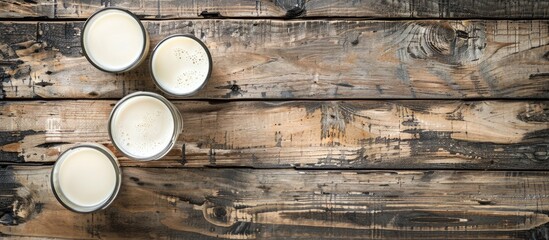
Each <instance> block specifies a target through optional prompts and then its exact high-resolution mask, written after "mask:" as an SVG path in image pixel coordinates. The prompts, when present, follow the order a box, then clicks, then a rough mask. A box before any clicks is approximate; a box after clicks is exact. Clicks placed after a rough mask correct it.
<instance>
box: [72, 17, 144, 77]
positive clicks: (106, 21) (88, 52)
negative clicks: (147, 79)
mask: <svg viewBox="0 0 549 240" xmlns="http://www.w3.org/2000/svg"><path fill="white" fill-rule="evenodd" d="M80 40H81V45H82V50H83V52H84V56H86V58H87V59H88V61H89V62H90V63H91V64H92V65H93V66H95V67H96V68H98V69H99V70H102V71H105V72H111V73H119V72H125V71H129V70H131V69H133V68H135V67H136V66H138V65H139V64H140V63H141V62H142V61H143V60H144V59H145V57H146V56H147V53H148V51H149V35H148V33H147V31H146V30H145V28H144V27H143V24H141V21H139V19H138V18H137V17H136V16H135V15H134V14H133V13H131V12H130V11H128V10H125V9H121V8H114V7H109V8H104V9H101V10H99V11H97V12H96V13H94V14H93V15H92V16H91V17H90V18H88V20H87V21H86V23H85V24H84V30H83V31H82V34H81V38H80Z"/></svg>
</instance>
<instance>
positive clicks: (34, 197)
mask: <svg viewBox="0 0 549 240" xmlns="http://www.w3.org/2000/svg"><path fill="white" fill-rule="evenodd" d="M50 171H51V168H50V167H14V168H7V169H0V179H2V181H0V191H1V192H2V195H0V200H1V203H2V205H0V233H1V234H2V235H3V236H4V237H6V236H8V237H9V236H33V237H64V238H72V239H74V238H94V239H99V238H101V239H104V238H138V239H145V238H147V239H148V238H170V239H211V238H214V237H221V238H230V239H265V238H268V239H273V238H274V239H286V238H298V239H355V238H358V239H363V238H368V239H374V238H375V239H400V238H402V239H409V238H417V239H544V238H547V237H548V235H547V231H548V225H549V224H548V222H549V216H548V215H547V213H548V212H549V205H548V204H547V203H548V202H549V197H548V196H549V194H548V192H547V189H548V188H547V186H548V185H549V173H548V172H516V171H499V172H490V171H303V172H300V171H295V170H291V169H290V170H249V169H176V168H170V169H165V168H133V167H129V168H123V182H122V188H121V192H120V194H119V196H118V198H117V199H116V200H115V201H114V203H113V204H112V205H111V206H110V207H109V208H108V209H106V210H104V211H101V212H98V213H94V214H77V213H73V212H71V211H69V210H66V209H64V208H63V207H62V206H61V205H60V204H59V203H57V201H56V199H55V198H54V196H53V194H52V193H51V190H50V186H49V181H48V178H49V174H50Z"/></svg>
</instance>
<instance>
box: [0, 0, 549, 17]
mask: <svg viewBox="0 0 549 240" xmlns="http://www.w3.org/2000/svg"><path fill="white" fill-rule="evenodd" d="M105 6H116V7H122V8H127V9H129V10H131V11H132V12H134V13H135V14H137V15H139V16H140V17H141V18H147V19H170V18H197V17H202V16H203V15H201V13H202V12H204V11H207V12H208V13H209V15H208V14H206V16H219V17H229V18H231V17H233V18H238V17H276V18H301V17H375V18H524V19H530V18H547V17H548V16H549V11H548V10H547V9H549V1H546V0H515V1H504V0H503V1H502V0H483V1H475V0H454V1H439V0H399V1H384V0H362V1H341V0H340V1H336V0H307V1H304V0H271V1H266V0H257V1H256V0H238V1H236V0H233V1H222V0H201V1H190V0H163V1H157V0H141V1H135V0H107V1H91V0H56V1H51V0H26V1H20V0H0V17H1V18H22V17H46V18H87V17H89V16H90V15H91V14H92V13H93V12H95V11H97V10H98V9H101V8H103V7H105Z"/></svg>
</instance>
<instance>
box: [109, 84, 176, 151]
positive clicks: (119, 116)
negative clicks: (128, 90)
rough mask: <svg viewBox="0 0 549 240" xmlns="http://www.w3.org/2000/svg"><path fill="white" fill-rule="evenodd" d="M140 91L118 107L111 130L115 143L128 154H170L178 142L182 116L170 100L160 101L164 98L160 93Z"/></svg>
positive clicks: (112, 120) (112, 118) (112, 115)
mask: <svg viewBox="0 0 549 240" xmlns="http://www.w3.org/2000/svg"><path fill="white" fill-rule="evenodd" d="M141 94H142V93H135V94H133V95H129V96H128V97H126V98H124V99H122V100H121V101H120V102H119V103H118V104H117V105H116V106H115V108H114V110H113V112H112V114H111V120H110V124H109V125H110V126H109V131H110V135H111V138H112V141H113V143H114V145H115V146H116V147H117V148H118V149H119V150H120V151H121V152H123V153H124V154H125V155H127V156H129V157H131V158H134V159H137V160H153V159H157V158H159V157H161V156H163V155H164V154H165V153H167V152H168V151H169V149H170V148H171V147H172V146H173V144H174V143H175V139H176V137H177V135H178V134H179V132H180V131H181V129H180V125H179V124H180V121H181V119H180V118H181V116H180V115H179V113H178V112H177V109H174V108H175V107H173V105H171V104H169V102H167V100H165V101H164V102H163V101H161V100H160V98H162V99H164V98H163V97H161V96H160V95H156V94H153V93H145V94H146V95H141ZM155 96H156V97H155ZM170 108H172V111H173V112H176V115H174V113H173V112H172V111H170ZM176 118H179V119H176Z"/></svg>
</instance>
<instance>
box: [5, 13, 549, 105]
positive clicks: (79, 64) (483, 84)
mask: <svg viewBox="0 0 549 240" xmlns="http://www.w3.org/2000/svg"><path fill="white" fill-rule="evenodd" d="M145 24H146V26H147V29H148V31H149V33H150V34H151V38H152V44H153V45H154V44H156V43H157V42H158V41H160V40H161V39H162V38H164V37H166V36H168V35H171V34H175V33H191V34H194V35H196V36H198V37H199V38H200V39H202V40H203V41H204V42H205V43H206V44H207V45H208V47H209V48H210V51H211V52H212V55H213V62H214V70H213V74H212V78H211V79H210V81H209V82H208V84H207V85H206V87H205V88H204V89H203V90H201V91H200V92H199V93H198V94H197V95H195V96H193V98H209V99H226V98H230V99H235V98H238V99H248V98H269V99H281V98H282V99H295V98H338V99H340V98H353V99H358V98H437V99H440V98H449V99H455V98H484V97H489V98H495V97H497V98H515V97H521V98H522V97H529V98H547V97H549V57H548V56H549V45H548V41H549V32H548V31H549V21H537V20H535V21H342V20H337V21H325V20H313V21H277V20H192V21H162V22H145ZM81 27H82V23H81V22H46V23H44V22H40V23H32V22H12V23H6V22H2V23H0V31H1V32H3V33H5V34H2V36H1V37H0V58H1V59H0V92H1V93H2V95H4V97H5V98H121V97H123V96H124V95H126V94H127V93H130V92H134V91H137V90H148V91H158V90H157V89H156V88H155V86H154V84H153V82H152V80H151V78H150V74H149V70H148V67H147V64H142V65H141V66H140V67H138V68H137V69H136V70H133V71H130V72H128V73H124V74H116V75H114V74H109V73H104V72H101V71H99V70H97V69H95V68H94V67H93V66H92V65H91V64H90V63H88V62H87V60H86V59H85V58H84V57H83V56H82V50H81V47H80V43H79V37H80V32H81Z"/></svg>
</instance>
